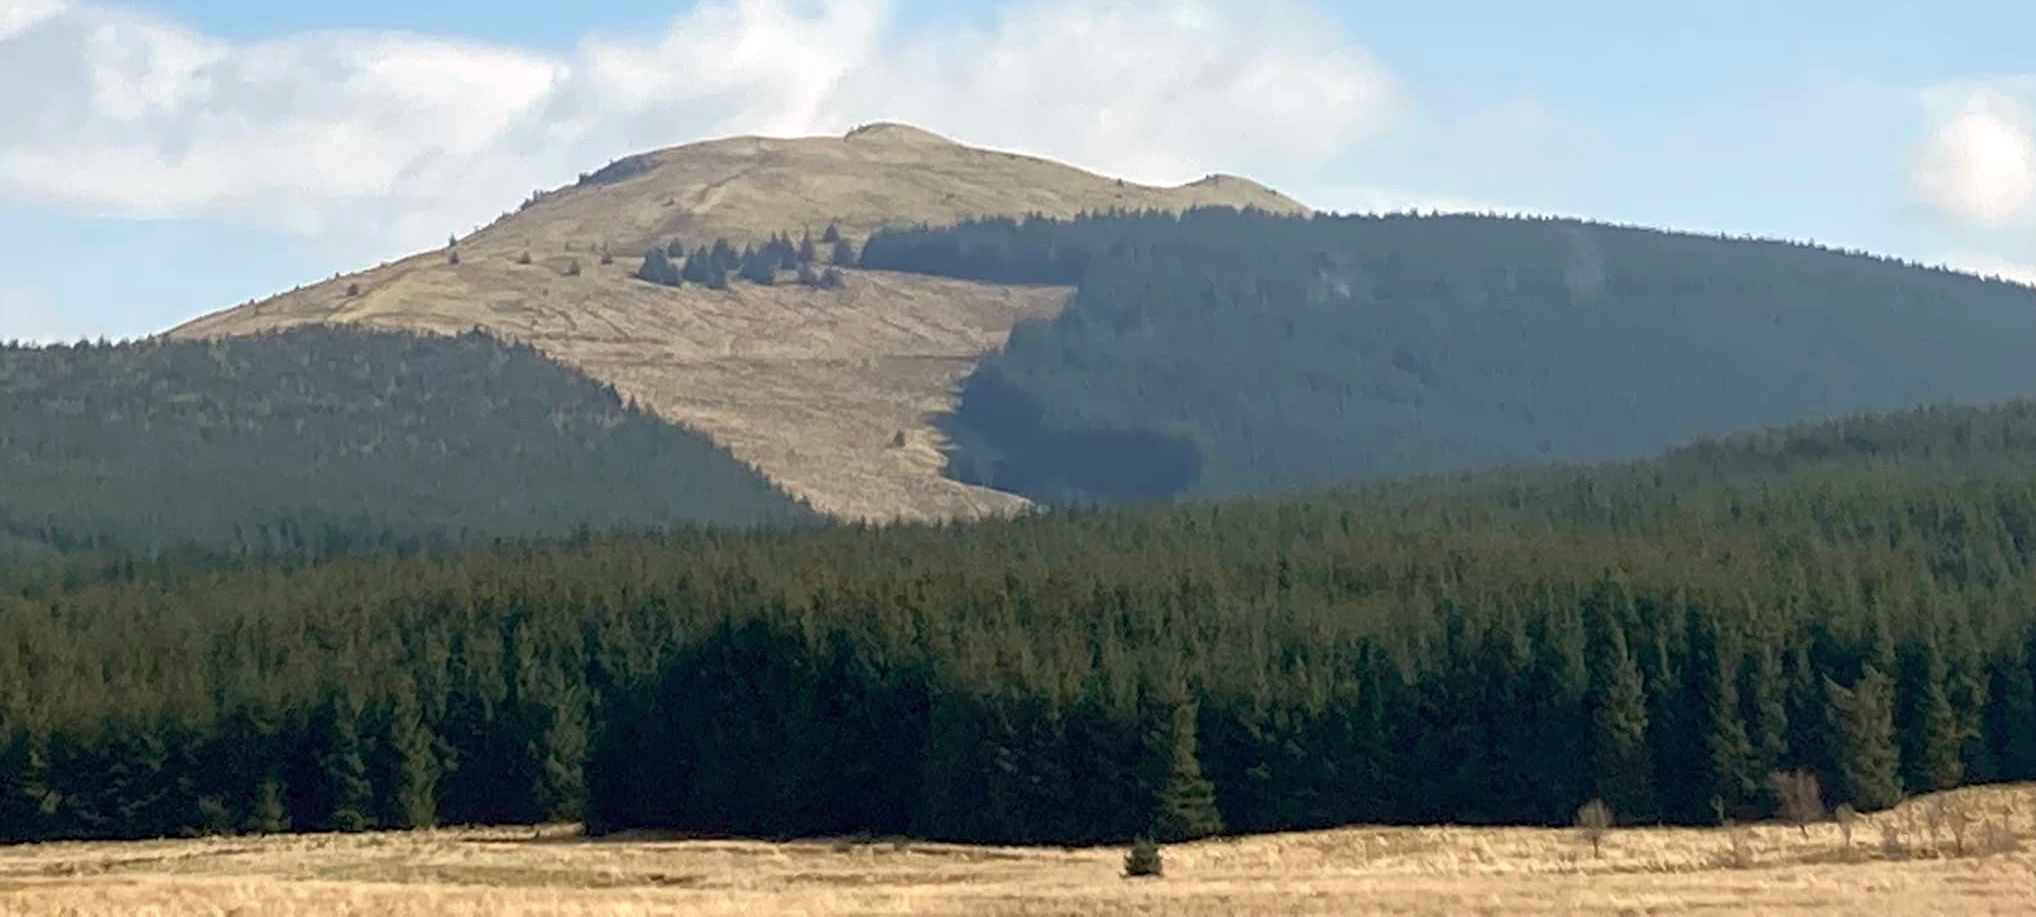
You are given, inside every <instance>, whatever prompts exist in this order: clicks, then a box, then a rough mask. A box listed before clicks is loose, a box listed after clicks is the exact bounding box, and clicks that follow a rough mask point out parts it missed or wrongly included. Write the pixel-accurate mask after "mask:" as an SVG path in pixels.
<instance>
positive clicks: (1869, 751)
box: [1824, 665, 1902, 812]
mask: <svg viewBox="0 0 2036 917" xmlns="http://www.w3.org/2000/svg"><path fill="white" fill-rule="evenodd" d="M1824 688H1825V691H1826V692H1827V693H1828V694H1829V695H1830V698H1831V715H1830V722H1831V723H1832V724H1833V725H1834V726H1835V727H1836V730H1835V732H1836V735H1834V736H1833V739H1834V740H1835V741H1833V743H1832V744H1833V746H1835V748H1836V750H1837V753H1838V755H1837V757H1838V774H1839V778H1840V779H1841V780H1842V781H1843V788H1842V792H1843V793H1844V795H1845V798H1847V799H1849V800H1851V801H1852V804H1853V807H1854V808H1857V809H1858V810H1860V811H1862V812H1876V811H1879V810H1881V809H1886V808H1889V807H1891V806H1893V805H1894V804H1895V803H1897V802H1900V801H1901V799H1902V782H1901V781H1902V778H1901V762H1900V760H1899V758H1900V752H1899V750H1898V749H1897V746H1896V743H1895V709H1894V708H1895V705H1894V686H1893V683H1892V682H1891V681H1890V680H1889V679H1888V677H1887V676H1886V675H1883V674H1881V672H1880V670H1879V669H1877V668H1875V667H1873V666H1872V665H1867V666H1866V667H1865V668H1864V669H1863V672H1862V674H1861V675H1860V677H1859V682H1858V683H1857V684H1855V685H1853V686H1852V687H1850V688H1846V687H1844V686H1842V685H1840V684H1838V683H1837V682H1835V681H1830V680H1828V679H1827V680H1826V681H1825V683H1824Z"/></svg>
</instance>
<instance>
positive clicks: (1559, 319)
mask: <svg viewBox="0 0 2036 917" xmlns="http://www.w3.org/2000/svg"><path fill="white" fill-rule="evenodd" d="M864 261H865V263H866V264H869V265H873V266H880V267H885V268H891V269H898V270H913V271H922V272H929V273H940V274H948V275H953V276H961V277H975V278H986V279H995V280H999V281H1003V282H1011V281H1016V280H1026V279H1034V280H1038V281H1042V282H1045V281H1052V282H1076V283H1078V284H1079V285H1080V292H1079V293H1078V295H1077V296H1076V298H1075V300H1074V303H1073V305H1072V307H1071V308H1069V309H1068V310H1066V311H1064V312H1063V313H1061V314H1060V315H1059V316H1058V317H1057V318H1056V319H1054V320H1053V321H1051V322H1046V323H1039V324H1035V325H1028V326H1025V327H1021V328H1020V329H1018V330H1017V331H1016V332H1014V333H1013V334H1012V336H1011V339H1010V343H1009V344H1008V346H1007V347H1006V348H1005V349H1004V350H1003V351H1002V352H1000V353H999V354H998V355H996V356H995V357H993V358H991V359H989V360H987V361H986V362H985V363H984V364H983V365H982V366H981V368H979V369H978V370H977V371H976V372H975V373H974V374H973V375H972V377H971V378H970V379H969V381H968V383H967V385H966V387H965V388H964V390H963V392H964V394H963V397H962V402H961V406H960V408H959V410H958V412H957V416H956V418H955V420H954V423H953V429H954V430H955V431H956V433H955V438H956V440H957V441H958V442H959V444H960V446H961V448H960V449H959V451H958V453H957V456H956V463H955V467H956V469H957V472H958V473H959V474H960V475H961V476H962V477H964V479H967V480H974V481H978V482H982V483H986V484H989V485H991V486H996V487H1000V488H1003V489H1009V490H1013V491H1016V492H1019V493H1023V494H1026V495H1028V496H1032V497H1034V498H1039V499H1056V498H1069V499H1106V500H1107V499H1126V498H1140V497H1145V498H1151V497H1167V496H1172V495H1175V494H1188V495H1199V496H1218V495H1226V494H1240V493H1253V492H1260V491H1265V490H1278V489H1285V488H1294V487H1305V486H1311V485H1322V484H1328V483H1335V482H1340V481H1346V480H1351V479H1355V478H1363V477H1377V476H1392V475H1405V474H1415V473H1425V472H1434V471H1447V470H1454V469H1462V468H1476V467H1489V466H1494V465H1508V464H1521V463H1533V462H1544V461H1559V460H1597V459H1607V458H1622V457H1636V456H1640V455H1646V454H1650V453H1654V452H1657V451H1659V450H1661V449H1663V448H1666V447H1669V446H1671V445H1674V444H1677V443H1680V442H1686V441H1688V440H1690V439H1692V438H1695V437H1697V436H1701V435H1707V434H1715V433H1722V432H1728V431H1733V430H1741V429H1748V428H1753V427H1759V426H1765V425H1772V424H1782V423H1789V422H1795V421H1801V420H1810V419H1818V418H1824V417H1832V416H1843V415H1846V414H1851V413H1855V412H1861V411H1882V410H1894V409H1901V408H1906V407H1911V406H1915V405H1919V404H1929V403H1935V402H1942V401H1985V400H1994V399H2001V398H2008V397H2013V396H2018V395H2027V394H2031V393H2036V361H2032V360H2031V359H2030V358H2029V355H2030V353H2031V346H2032V344H2036V291H2031V290H2030V289H2029V288H2027V287H2023V286H2018V285H2014V284H2008V283H2002V282H1992V281H1986V280H1982V279H1980V278H1976V277H1970V276H1966V275H1961V274H1955V273H1951V272H1946V271H1939V270H1929V269H1923V268H1919V267H1915V266H1911V265H1905V264H1900V263H1896V262H1891V261H1885V260H1879V259H1874V258H1868V257H1863V256H1856V255H1849V254H1843V253H1838V252H1832V251H1827V250H1821V249H1816V248H1812V247H1807V246H1800V245H1789V244H1781V243H1771V242H1755V241H1741V240H1729V239H1720V238H1713V237H1699V236H1691V235H1681V234H1675V233H1666V232H1655V231H1648V230H1637V229H1627V228H1620V227H1611V226H1603V225H1594V224H1587V223H1579V222H1575V221H1567V220H1510V219H1495V218H1485V217H1472V216H1460V217H1440V218H1413V217H1388V218H1373V217H1351V218H1322V217H1318V218H1315V219H1305V220H1304V219H1290V218H1282V217H1277V216H1271V215H1264V214H1240V213H1233V212H1229V211H1208V212H1198V213H1193V214H1190V215H1188V216H1187V217H1186V218H1182V219H1176V218H1174V217H1172V216H1165V215H1157V216H1129V217H1109V218H1101V219H1089V220H1080V221H1074V222H1056V221H1032V222H1028V223H1025V224H1017V223H1011V222H1009V221H993V222H987V223H981V224H976V225H970V226H965V227H961V228H959V229H954V230H932V231H906V232H901V233H887V234H884V235H882V236H880V237H878V238H877V239H875V240H873V241H872V242H871V243H870V245H869V246H868V247H867V249H866V251H865V252H864Z"/></svg>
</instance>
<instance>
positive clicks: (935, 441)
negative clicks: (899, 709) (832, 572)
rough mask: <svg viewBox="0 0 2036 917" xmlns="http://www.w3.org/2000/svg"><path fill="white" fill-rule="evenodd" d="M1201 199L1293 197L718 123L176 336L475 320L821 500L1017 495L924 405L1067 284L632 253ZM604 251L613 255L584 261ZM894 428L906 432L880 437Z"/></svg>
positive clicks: (926, 508)
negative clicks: (793, 281) (820, 284)
mask: <svg viewBox="0 0 2036 917" xmlns="http://www.w3.org/2000/svg"><path fill="white" fill-rule="evenodd" d="M1201 205H1228V206H1237V207H1254V208H1260V209H1266V210H1273V211H1279V212H1289V213H1291V212H1300V211H1302V210H1303V209H1304V208H1302V207H1301V206H1300V205H1298V204H1296V203H1294V202H1293V201H1291V200H1289V199H1287V198H1285V197H1282V196H1280V195H1278V194H1276V193H1274V192H1271V191H1269V190H1267V189H1265V188H1262V187H1260V186H1258V185H1256V184H1253V183H1251V182H1249V181H1245V180H1243V179H1237V178H1230V177H1212V178H1209V179H1205V180H1203V181H1201V182H1197V183H1194V184H1190V185H1185V186H1182V187H1179V188H1153V187H1147V186H1142V185H1136V184H1129V183H1124V182H1118V181H1114V180H1111V179H1107V178H1104V177H1101V176H1097V175H1093V174H1090V173H1087V172H1083V171H1080V170H1078V169H1073V168H1070V167H1067V166H1063V165H1059V164H1057V163H1052V162H1048V161H1045V160H1041V159H1035V158H1031V157H1025V156H1018V155H1013V154H1008V153H1000V152H994V151H988V150H980V149H974V148H970V147H966V146H962V145H960V144H956V143H953V142H951V141H947V140H945V139H942V138H939V137H935V136H934V135H931V134H928V133H925V132H923V131H918V130H915V129H912V128H909V127H903V126H899V125H874V126H871V127H868V128H864V129H860V130H858V131H855V132H852V133H850V134H849V135H848V136H846V137H839V138H832V137H815V138H803V139H792V140H779V139H766V138H756V137H741V138H733V139H728V140H717V141H711V142H706V143H698V144H692V145H689V146H683V147H678V148H675V149H669V150H663V151H659V152H655V153H648V154H644V155H641V156H636V157H631V158H629V159H625V160H621V161H619V162H617V163H614V164H611V165H610V166H609V167H607V168H605V169H603V170H601V171H600V172H597V173H594V174H592V175H589V176H586V177H585V178H584V179H583V180H582V181H581V182H580V183H578V184H576V185H574V186H571V187H567V188H563V189H559V190H557V191H553V192H549V193H545V194H541V195H537V196H535V197H534V199H533V200H532V202H530V203H529V204H527V205H526V206H525V207H524V208H523V209H522V210H520V211H518V212H517V213H514V214H511V215H508V216H505V217H504V218H502V219H500V220H498V221H497V222H495V223H494V224H493V225H490V226H489V227H487V228H485V229H483V230H481V231H479V232H477V233H475V234H473V235H471V236H469V237H467V238H464V239H461V240H459V242H458V245H457V246H456V249H457V251H458V253H459V263H458V264H453V263H450V261H451V259H450V257H449V252H446V251H436V252H428V253H423V254H419V255H415V256H412V257H410V258H406V259H403V260H401V261H397V262H393V263H390V264H385V265H381V266H379V267H376V268H372V269H369V270H366V271H363V272H360V273H358V274H353V275H348V276H345V277H340V278H337V279H334V280H331V281H327V282H322V283H318V284H314V285H312V286H309V287H304V288H301V289H297V290H293V291H290V292H288V293H284V294H282V295H279V296H276V297H274V298H272V299H268V300H264V301H262V302H258V303H250V304H247V305H244V306H241V307H239V308H235V309H230V310H227V311H224V312H220V313H217V314H214V315H209V316H206V317H204V318H201V319H198V320H196V321H194V322H191V323H189V324H187V325H185V326H183V327H181V328H178V329H176V330H175V331H173V332H172V335H173V336H174V337H178V338H206V337H218V336H223V335H239V334H249V333H256V332H261V331H268V330H274V329H277V328H285V327H293V326H297V325H304V324H314V323H354V324H364V325H369V326H372V327H378V328H391V329H409V330H424V331H434V332H445V331H459V330H464V329H467V328H472V327H476V326H478V327H482V328H486V329H488V330H490V331H493V332H496V333H499V334H503V335H506V336H511V337H514V338H516V339H518V340H522V341H525V342H528V343H530V344H533V345H535V346H536V347H538V348H539V349H541V350H543V351H544V352H546V353H548V354H550V355H552V356H555V357H557V358H559V359H561V360H564V361H565V362H567V363H570V364H572V365H575V366H578V367H580V368H582V369H584V370H586V371H587V372H589V373H590V374H592V375H594V376H595V377H596V378H600V379H604V380H607V381H610V382H613V383H614V384H615V385H616V386H617V387H618V388H619V389H620V390H621V391H623V392H624V393H625V394H628V395H631V396H634V397H636V398H638V399H639V400H641V401H642V402H643V403H644V404H645V405H647V406H649V407H651V408H653V409H655V410H656V411H657V412H659V413H660V414H662V415H664V416H666V417H669V418H671V419H674V420H678V421H681V422H684V423H686V424H688V425H690V426H693V427H695V428H697V429H699V430H701V431H703V432H705V433H707V434H708V435H709V436H712V437H713V438H714V439H715V440H716V441H717V442H720V443H722V444H724V445H726V446H727V447H728V448H729V449H730V450H732V451H733V452H734V454H735V455H736V456H737V457H738V458H741V459H743V460H744V461H746V462H749V463H751V464H754V465H756V466H757V467H758V468H760V469H762V470H763V471H764V472H765V473H766V474H768V475H769V476H770V477H771V478H772V479H773V480H774V481H776V482H777V483H779V484H780V485H781V486H783V487H785V488H786V489H787V490H789V491H790V492H791V493H793V494H795V495H797V496H800V497H802V498H805V499H807V500H809V501H810V502H811V503H812V504H813V505H814V506H815V507H817V508H819V509H821V510H822V511H825V512H828V513H831V514H835V515H838V516H844V517H852V518H863V517H869V518H951V517H966V516H974V515H980V514H983V513H987V512H999V511H1005V510H1009V509H1012V508H1015V507H1018V506H1022V505H1023V503H1024V501H1022V500H1020V499H1018V498H1016V497H1013V496H1011V495H1008V494H1003V493H998V492H995V491H990V490H985V489H982V488H978V487H973V486H970V485H966V484H962V483H959V482H955V481H952V480H949V479H946V478H943V477H942V476H941V475H940V473H939V469H940V468H941V467H942V464H943V462H942V458H941V455H940V452H939V449H938V447H939V445H940V444H941V442H942V441H941V438H940V434H939V432H938V431H937V430H936V429H935V428H934V427H933V425H932V423H931V418H932V417H933V416H934V415H936V414H938V413H941V412H943V411H945V410H946V409H948V408H949V407H950V406H951V390H952V387H953V383H954V382H955V380H956V379H957V378H959V376H960V375H962V374H964V373H965V372H966V371H967V369H968V367H970V366H971V365H973V361H974V360H975V359H976V358H978V357H979V356H980V355H981V354H982V353H984V352H985V351H988V350H993V349H995V348H996V347H998V346H1000V345H1001V344H1002V343H1003V340H1004V336H1005V335H1006V334H1007V333H1008V331H1009V329H1010V327H1011V325H1012V324H1013V323H1014V322H1016V321H1017V320H1019V319H1020V318H1023V317H1028V316H1038V315H1041V314H1043V313H1050V312H1051V311H1052V310H1055V309H1057V308H1059V306H1060V305H1061V304H1062V302H1063V301H1064V299H1065V295H1066V291H1065V290H1057V289H1051V288H1038V287H1034V288H1022V289H1021V288H1010V287H998V286H990V285H985V284H979V283H971V282H963V281H952V280H940V279H933V278H925V277H917V276H903V275H881V274H861V273H856V272H851V276H850V278H849V281H848V284H847V286H846V288H845V289H843V290H815V289H809V288H806V287H800V286H793V285H779V286H775V287H768V288H765V287H755V286H749V285H744V284H737V285H736V287H735V288H734V289H733V290H731V291H726V292H716V291H710V290H705V289H702V288H700V287H697V286H695V287H688V288H685V289H679V290H674V289H670V288H664V287H657V286H653V285H650V284H645V283H642V282H640V281H637V280H634V279H633V278H632V277H631V275H632V273H634V272H635V271H636V269H637V267H638V266H639V265H640V263H641V255H642V253H643V251H644V250H645V248H646V247H648V246H650V245H665V244H667V243H669V242H670V241H671V240H673V239H679V240H682V241H683V242H684V243H685V244H686V245H687V246H688V247H692V246H696V245H701V244H706V243H711V242H712V241H713V240H714V239H715V238H716V237H726V238H728V239H729V240H731V241H732V242H733V243H734V244H735V245H736V246H737V247H741V246H742V245H744V244H748V243H756V242H761V241H763V240H764V239H765V238H767V237H768V236H770V235H771V234H773V233H777V232H790V233H792V234H794V235H795V236H796V235H798V234H799V233H801V232H802V231H808V230H810V231H811V232H813V233H814V234H815V235H818V234H820V233H821V231H822V230H823V229H825V228H826V227H827V226H828V225H829V224H830V223H838V224H839V226H840V227H841V229H842V230H843V232H844V234H845V235H847V236H848V237H849V238H851V239H853V240H857V241H860V240H861V239H862V238H863V237H864V236H866V235H867V234H868V233H869V232H870V231H872V230H873V229H875V228H877V227H880V226H896V225H914V224H919V223H931V224H936V225H937V224H943V223H951V222H954V221H956V220H959V219H962V218H964V217H969V216H976V215H994V214H1022V213H1035V212H1036V213H1042V214H1048V215H1057V216H1072V215H1074V214H1076V213H1080V212H1083V211H1090V210H1105V209H1114V208H1125V209H1146V208H1156V209H1164V210H1181V209H1185V208H1189V207H1194V206H1201ZM603 252H608V253H611V254H612V256H613V263H611V264H603V263H601V262H602V260H603V259H602V253H603ZM526 255H527V256H528V263H523V262H524V261H525V256H526ZM575 269H577V273H574V270H575ZM901 433H902V434H904V436H903V439H904V445H903V446H898V445H895V444H896V443H897V441H898V440H899V434H901Z"/></svg>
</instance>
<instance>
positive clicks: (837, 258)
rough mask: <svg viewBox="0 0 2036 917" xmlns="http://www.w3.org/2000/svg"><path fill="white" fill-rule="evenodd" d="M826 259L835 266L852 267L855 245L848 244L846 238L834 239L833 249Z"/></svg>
mask: <svg viewBox="0 0 2036 917" xmlns="http://www.w3.org/2000/svg"><path fill="white" fill-rule="evenodd" d="M827 260H828V261H829V262H830V263H832V264H833V265H834V266H836V267H854V266H855V246H854V245H851V244H849V241H848V240H847V239H836V240H834V251H833V252H832V253H830V254H829V255H828V258H827Z"/></svg>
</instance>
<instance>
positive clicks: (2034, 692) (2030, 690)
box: [1987, 641, 2036, 780]
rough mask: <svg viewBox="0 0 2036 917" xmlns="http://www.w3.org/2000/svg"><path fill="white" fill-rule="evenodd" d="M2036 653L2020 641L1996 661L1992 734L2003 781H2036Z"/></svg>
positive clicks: (1993, 667)
mask: <svg viewBox="0 0 2036 917" xmlns="http://www.w3.org/2000/svg"><path fill="white" fill-rule="evenodd" d="M2032 657H2036V654H2032V653H2030V652H2029V648H2028V646H2027V645H2025V644H2023V643H2022V642H2021V641H2017V645H2016V646H2015V648H2014V649H2013V650H2012V651H2010V652H2009V653H2006V654H2004V655H2003V656H2002V657H2000V658H1997V659H1995V660H1994V662H1993V664H1992V665H1991V666H1989V668H1990V669H1991V670H1992V677H1991V686H1990V689H1989V691H1988V696H1989V698H1990V699H1991V702H1990V703H1989V704H1988V705H1987V711H1988V715H1987V721H1988V732H1989V734H1990V735H1991V737H1992V745H1993V753H1994V757H1995V759H1996V760H1998V761H1999V762H2000V763H1999V768H2000V774H1999V776H2000V779H2002V780H2030V779H2036V677H2032V673H2031V666H2030V660H2031V658H2032Z"/></svg>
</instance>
